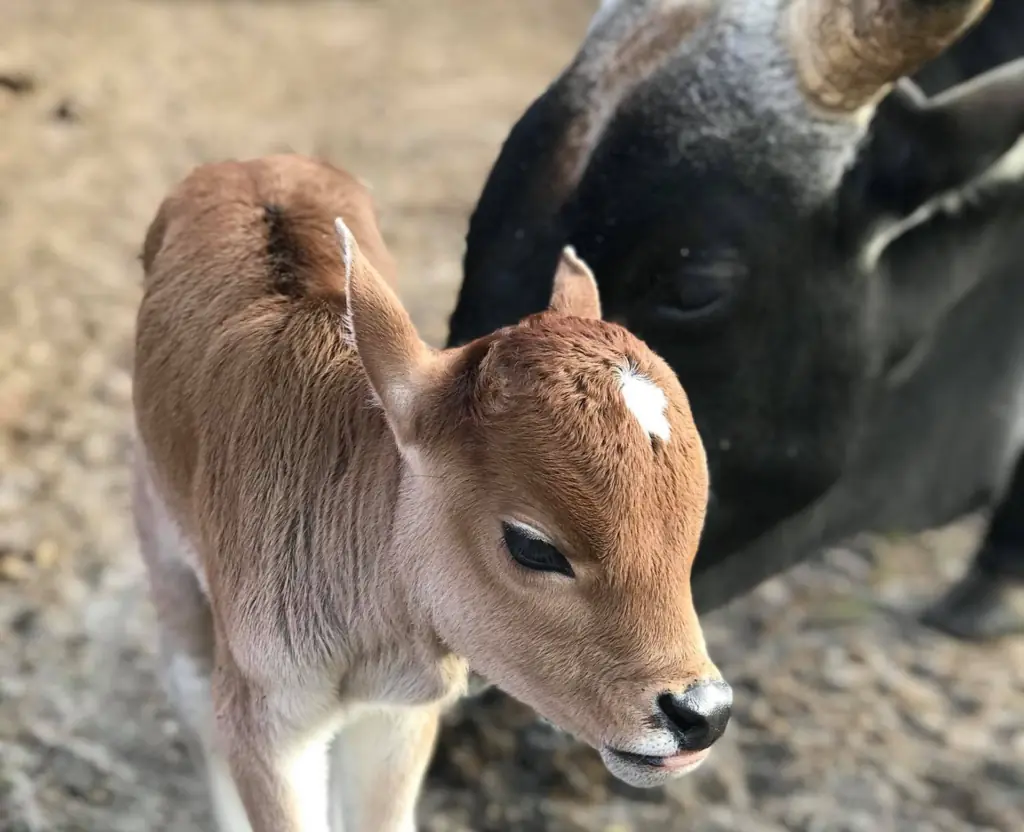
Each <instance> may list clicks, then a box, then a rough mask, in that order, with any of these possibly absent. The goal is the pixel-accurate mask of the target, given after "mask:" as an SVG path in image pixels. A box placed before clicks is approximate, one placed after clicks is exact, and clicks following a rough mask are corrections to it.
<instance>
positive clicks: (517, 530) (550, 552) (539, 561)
mask: <svg viewBox="0 0 1024 832" xmlns="http://www.w3.org/2000/svg"><path fill="white" fill-rule="evenodd" d="M501 531H502V535H503V536H504V538H505V546H506V547H507V548H508V553H509V554H510V555H511V556H512V559H513V560H514V561H515V562H516V563H518V564H519V565H520V566H523V567H526V568H527V569H533V570H535V571H537V572H557V573H558V574H559V575H565V576H566V577H568V578H572V577H573V576H574V575H575V573H574V572H573V571H572V566H571V565H570V564H569V561H568V560H566V559H565V556H564V555H563V554H562V553H561V552H559V551H558V549H556V548H555V547H554V546H552V545H551V544H550V543H548V542H547V541H546V540H543V539H542V538H541V537H539V536H538V534H537V532H535V531H533V530H532V529H530V528H527V527H525V526H520V525H519V524H518V523H502V524H501Z"/></svg>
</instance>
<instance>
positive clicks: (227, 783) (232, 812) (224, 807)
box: [206, 749, 252, 832]
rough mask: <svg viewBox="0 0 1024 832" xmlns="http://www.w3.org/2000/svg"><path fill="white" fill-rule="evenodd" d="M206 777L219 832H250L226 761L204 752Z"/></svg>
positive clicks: (250, 827) (207, 751)
mask: <svg viewBox="0 0 1024 832" xmlns="http://www.w3.org/2000/svg"><path fill="white" fill-rule="evenodd" d="M206 777H207V782H208V784H209V789H210V802H211V803H212V804H213V816H214V818H215V819H216V821H217V829H218V830H219V831H220V832H252V826H251V825H250V824H249V816H248V815H247V814H246V811H245V807H244V806H243V805H242V798H241V797H239V795H238V789H237V788H236V787H235V781H234V779H233V778H232V777H231V771H230V769H229V768H228V763H227V760H225V759H224V758H223V757H221V756H220V755H218V754H215V753H211V751H210V749H207V750H206Z"/></svg>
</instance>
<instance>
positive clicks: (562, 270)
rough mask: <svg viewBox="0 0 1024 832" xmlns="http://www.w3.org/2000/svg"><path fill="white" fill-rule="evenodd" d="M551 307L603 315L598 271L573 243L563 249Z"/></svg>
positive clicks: (588, 315)
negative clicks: (581, 255)
mask: <svg viewBox="0 0 1024 832" xmlns="http://www.w3.org/2000/svg"><path fill="white" fill-rule="evenodd" d="M548 308H549V309H550V310H551V311H552V312H558V313H560V314H562V315H572V316H574V317H577V318H597V319H600V318H601V295H600V294H599V293H598V290H597V281H596V280H595V279H594V273H593V272H592V271H591V270H590V267H589V266H588V265H587V264H586V263H584V262H583V261H582V260H581V259H580V257H579V256H578V255H577V254H576V250H575V249H574V248H573V247H572V246H566V247H565V248H564V249H562V255H561V257H560V258H559V260H558V267H557V268H556V269H555V283H554V288H553V289H552V292H551V303H550V305H549V307H548Z"/></svg>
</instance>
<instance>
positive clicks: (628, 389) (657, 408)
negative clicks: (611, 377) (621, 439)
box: [618, 364, 671, 442]
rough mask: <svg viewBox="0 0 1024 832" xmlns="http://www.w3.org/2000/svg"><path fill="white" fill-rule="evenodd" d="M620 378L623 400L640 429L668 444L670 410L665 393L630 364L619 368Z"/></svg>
mask: <svg viewBox="0 0 1024 832" xmlns="http://www.w3.org/2000/svg"><path fill="white" fill-rule="evenodd" d="M618 376H619V389H620V390H621V391H622V398H623V400H624V401H625V402H626V407H627V408H628V409H629V412H630V413H632V414H633V415H634V416H635V417H636V420H637V421H638V422H639V423H640V427H642V428H643V429H644V432H645V433H647V435H648V436H652V437H655V438H657V439H660V440H661V441H662V442H668V438H669V434H670V432H671V431H670V428H669V424H668V417H667V416H666V415H665V413H666V410H667V409H668V399H667V398H666V396H665V391H664V390H662V389H661V388H660V387H658V385H657V384H655V383H654V382H653V381H651V380H650V379H649V378H647V376H645V375H643V374H642V373H640V372H638V371H637V369H636V368H635V367H633V366H632V365H630V364H626V365H624V366H622V367H619V370H618Z"/></svg>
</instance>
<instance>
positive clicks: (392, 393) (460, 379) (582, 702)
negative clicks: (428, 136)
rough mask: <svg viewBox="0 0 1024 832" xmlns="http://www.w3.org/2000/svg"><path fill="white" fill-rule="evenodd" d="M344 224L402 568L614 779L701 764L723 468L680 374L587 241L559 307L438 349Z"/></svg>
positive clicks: (723, 705)
mask: <svg viewBox="0 0 1024 832" xmlns="http://www.w3.org/2000/svg"><path fill="white" fill-rule="evenodd" d="M339 233H340V234H341V237H342V239H343V241H344V248H345V249H346V251H347V254H346V258H345V259H346V261H347V263H348V266H347V273H348V281H347V284H348V293H349V308H350V313H351V329H352V335H353V339H354V343H355V345H356V349H357V351H358V353H359V356H360V359H361V361H362V364H363V367H364V368H365V371H366V373H367V375H368V377H369V380H370V382H371V385H372V388H373V391H374V393H375V395H376V397H377V399H378V400H379V404H380V406H381V407H382V408H383V410H384V413H385V415H386V417H387V420H388V424H389V425H390V427H391V430H392V432H393V434H394V437H395V440H396V442H397V444H398V447H399V449H400V451H401V454H402V457H403V459H404V465H405V469H406V471H407V475H406V477H405V481H404V486H403V490H402V495H403V496H402V499H401V501H400V506H399V509H398V521H397V522H396V528H399V529H401V530H402V531H401V532H400V534H402V535H404V536H405V538H404V539H405V546H404V550H406V551H408V552H409V556H410V561H409V563H408V564H406V565H405V566H404V567H403V569H404V568H405V567H407V568H408V570H409V575H410V578H409V579H410V581H411V589H410V592H411V593H412V595H413V597H415V598H416V599H418V603H417V606H418V607H420V608H422V609H423V610H425V611H426V616H427V618H428V619H429V622H430V626H431V627H432V628H433V629H434V631H435V632H436V633H437V634H438V635H439V636H440V638H441V639H442V641H443V642H445V643H446V644H447V645H448V646H449V647H450V648H451V649H452V650H454V651H455V652H456V653H458V654H460V655H462V656H464V657H465V658H466V659H468V661H469V663H470V665H471V666H472V667H473V668H474V669H475V670H477V671H478V672H480V673H481V674H483V675H484V676H486V677H488V678H489V679H490V680H491V681H493V682H494V683H496V684H498V685H499V686H500V687H502V688H503V689H505V690H506V691H507V692H509V693H511V694H512V695H514V696H516V697H518V698H520V699H521V700H523V701H525V702H526V703H528V704H529V705H531V706H533V707H534V708H536V709H537V710H538V711H539V712H540V713H541V714H542V715H543V716H544V717H546V718H547V719H549V720H550V721H552V722H554V723H555V724H556V725H558V726H560V727H562V728H564V729H566V730H568V731H570V732H572V733H573V734H575V735H576V736H578V737H579V738H581V739H582V740H584V741H585V742H587V743H589V744H591V745H592V746H594V747H596V748H598V749H599V750H600V751H601V753H602V756H603V759H604V760H605V763H606V764H607V766H608V767H609V769H610V770H611V771H612V772H613V773H614V774H615V775H617V776H619V777H621V778H623V779H625V780H626V781H628V782H630V783H633V784H636V785H640V786H647V785H655V784H657V783H660V782H663V781H664V780H665V779H667V778H668V777H671V776H673V775H677V774H681V773H684V772H686V771H688V770H691V769H692V768H694V767H695V766H696V765H698V764H699V763H700V762H701V761H702V760H703V759H704V756H705V755H706V753H707V750H708V749H709V748H710V746H711V745H712V743H714V742H715V740H717V739H718V737H719V736H720V735H721V734H722V732H723V731H724V729H725V726H726V723H727V722H728V719H729V711H730V706H731V692H730V690H729V688H728V686H727V685H726V684H725V683H724V682H723V681H722V679H721V677H720V675H719V673H718V671H717V670H716V668H715V666H714V665H713V664H712V662H711V661H710V659H709V658H708V656H707V653H706V650H705V644H704V639H703V637H702V634H701V629H700V625H699V623H698V621H697V616H696V614H695V612H694V608H693V604H692V602H691V598H690V566H691V563H692V560H693V556H694V553H695V552H696V549H697V544H698V540H699V538H700V535H701V530H702V526H703V520H704V512H705V508H706V503H707V499H708V475H707V462H706V458H705V454H704V450H703V446H702V444H701V441H700V438H699V437H698V434H697V431H696V427H695V425H694V423H693V420H692V417H691V414H690V409H689V404H688V402H687V398H686V395H685V394H684V392H683V389H682V387H681V386H680V385H679V382H678V381H677V379H676V377H675V375H674V374H673V373H672V371H671V370H670V369H669V367H668V366H667V365H666V364H665V362H664V361H663V360H661V359H660V358H658V357H657V356H656V355H655V354H654V353H652V352H651V351H650V350H649V349H648V348H647V347H646V346H645V345H644V344H643V343H642V342H641V341H640V340H638V339H637V338H636V337H635V336H633V335H631V334H630V333H629V332H627V331H626V330H625V329H624V328H622V327H620V326H617V325H615V324H610V323H606V322H603V321H602V320H601V317H600V305H599V300H598V293H597V287H596V284H595V283H594V280H593V276H592V274H591V273H590V271H589V269H588V268H587V266H586V265H585V264H584V263H583V262H582V261H581V260H579V259H578V258H577V257H576V256H575V254H574V253H573V252H572V251H571V250H566V251H564V252H563V253H562V254H561V256H560V260H559V263H558V265H557V273H556V276H555V280H554V289H553V292H552V296H551V299H550V303H549V305H548V309H547V310H546V311H544V312H542V313H539V314H537V315H534V316H532V317H530V318H528V319H526V320H525V321H523V322H521V323H520V324H518V325H515V326H511V327H508V328H505V329H501V330H499V331H497V332H495V333H492V334H490V335H488V336H486V337H483V338H481V339H479V340H476V341H473V342H472V343H470V344H467V345H465V346H463V347H459V348H454V349H449V350H445V351H435V350H432V349H430V348H429V347H427V346H426V345H425V344H424V343H423V342H422V341H421V340H420V338H419V336H418V335H417V333H416V331H415V329H414V328H413V325H412V323H411V321H410V319H409V317H408V315H407V314H406V313H405V311H404V310H403V309H402V307H401V306H400V305H399V303H398V301H397V299H396V298H395V296H394V295H393V293H392V292H391V291H390V290H389V289H388V288H387V286H386V285H385V284H384V283H383V281H381V280H380V279H379V277H378V276H376V275H375V274H374V273H373V270H372V267H371V266H370V265H369V263H368V262H366V261H365V260H364V259H363V258H361V257H360V256H359V254H358V251H357V250H356V249H355V243H354V241H353V240H352V238H351V236H350V235H348V234H347V233H346V232H345V229H344V227H343V226H342V227H341V228H340V230H339Z"/></svg>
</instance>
